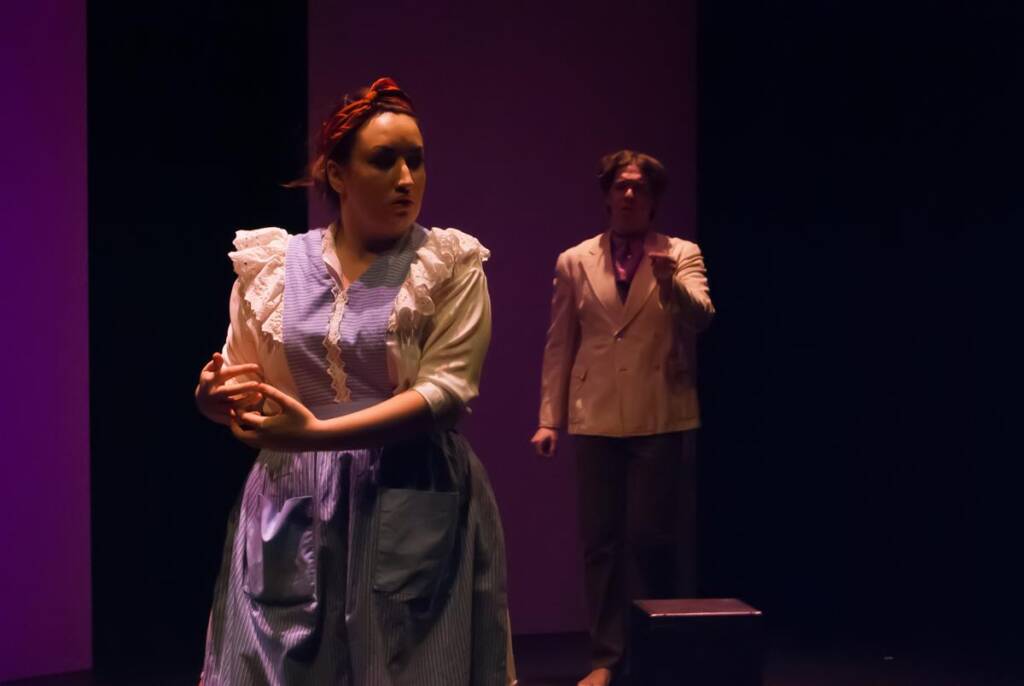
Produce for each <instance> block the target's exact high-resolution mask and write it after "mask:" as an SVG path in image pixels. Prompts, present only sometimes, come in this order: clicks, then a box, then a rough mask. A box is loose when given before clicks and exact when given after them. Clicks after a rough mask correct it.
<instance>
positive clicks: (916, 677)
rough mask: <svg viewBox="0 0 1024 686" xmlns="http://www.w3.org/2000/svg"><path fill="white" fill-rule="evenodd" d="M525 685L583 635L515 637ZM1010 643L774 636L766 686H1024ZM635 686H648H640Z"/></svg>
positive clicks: (565, 663)
mask: <svg viewBox="0 0 1024 686" xmlns="http://www.w3.org/2000/svg"><path fill="white" fill-rule="evenodd" d="M514 649H515V652H516V663H517V665H518V668H519V676H520V684H521V686H575V685H576V682H577V680H578V679H579V677H580V676H581V675H582V674H583V670H584V669H585V668H586V665H587V641H586V636H584V635H583V634H549V635H530V636H518V637H516V638H515V646H514ZM1018 652H1019V651H1016V650H1014V649H1013V646H1010V645H1004V646H999V645H994V644H993V643H991V642H984V643H979V644H977V645H966V644H963V643H954V642H934V643H931V644H929V645H927V646H925V647H918V648H913V649H909V648H908V649H903V650H887V649H884V648H880V647H877V646H871V645H866V644H864V643H862V642H853V641H844V640H835V639H825V638H822V637H816V638H814V639H798V638H794V637H792V636H774V637H771V638H770V640H769V645H768V649H767V651H766V654H765V669H764V686H1021V684H1024V656H1022V655H1020V654H1018ZM4 686H195V675H194V674H193V673H188V672H183V673H180V674H163V675H155V674H154V675H137V676H133V677H120V678H116V679H113V678H101V677H98V676H95V675H93V674H91V673H88V672H79V673H75V674H63V675H55V676H48V677H38V678H34V679H23V680H19V681H9V682H4ZM630 686H643V685H642V684H633V685H630Z"/></svg>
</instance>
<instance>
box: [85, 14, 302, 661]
mask: <svg viewBox="0 0 1024 686" xmlns="http://www.w3.org/2000/svg"><path fill="white" fill-rule="evenodd" d="M306 61H307V59H306V7H305V3H302V2H285V3H266V4H260V3H243V2H231V1H227V0H225V1H221V0H213V1H212V2H211V1H210V0H203V1H202V2H199V1H197V0H184V1H183V2H174V3H131V4H129V3H115V2H104V1H102V0H99V1H97V2H90V3H89V6H88V118H89V127H88V136H89V140H88V143H89V277H90V278H89V289H90V297H89V309H90V350H91V362H90V377H91V381H90V385H91V443H92V518H93V521H92V555H93V558H92V559H93V604H94V607H93V612H94V638H95V664H96V667H97V670H98V671H100V672H106V673H112V672H120V671H125V670H128V669H134V668H137V667H142V668H145V669H146V670H154V671H155V670H159V669H164V668H165V667H173V668H174V669H179V668H181V669H185V670H188V669H190V668H194V669H195V670H196V673H197V674H198V670H199V667H200V662H201V658H202V649H203V640H204V635H205V630H206V615H207V612H208V609H209V608H208V606H209V602H210V597H211V592H212V588H213V582H214V578H215V575H216V572H217V569H218V565H219V561H220V555H221V551H222V546H223V541H224V531H225V525H226V522H227V515H228V511H229V509H230V508H231V505H232V501H233V499H234V498H235V497H236V496H237V494H238V492H239V491H240V487H241V481H242V479H243V478H244V475H245V472H246V470H247V468H248V466H249V464H250V462H251V454H250V453H251V451H248V450H247V449H245V448H243V447H241V446H240V445H238V444H237V443H236V442H235V441H234V440H233V439H232V438H231V436H230V435H229V434H228V433H227V431H226V430H225V429H223V428H222V427H216V426H214V425H212V424H210V423H209V422H207V421H206V420H204V419H202V418H201V417H200V416H199V415H198V413H197V412H196V411H195V408H194V405H193V402H192V392H193V388H194V386H195V383H196V380H197V375H198V372H199V369H200V367H201V366H202V365H203V364H204V362H205V361H206V360H207V359H208V358H209V356H210V354H211V353H212V352H213V351H215V350H219V349H220V347H221V345H222V344H223V340H224V333H225V329H226V325H227V312H228V310H227V304H228V295H229V292H230V288H231V283H232V280H233V274H232V271H231V265H230V262H229V261H228V259H227V257H226V253H227V252H228V251H229V250H230V249H231V240H232V237H233V235H234V231H235V230H236V229H237V228H256V227H259V226H268V225H281V226H288V227H291V228H292V229H300V230H301V228H302V227H304V226H305V223H306V198H305V195H304V194H303V193H302V192H301V191H294V190H287V189H284V188H282V187H281V184H282V183H284V182H287V181H289V180H291V179H293V178H295V177H297V176H298V175H300V174H301V173H302V165H303V163H304V161H305V159H306V148H307V132H306V107H307V106H306V100H307V98H306V90H307V86H306V84H307V76H306V72H307V69H306V66H307V65H306Z"/></svg>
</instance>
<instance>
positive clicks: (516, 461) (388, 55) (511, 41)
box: [309, 0, 696, 633]
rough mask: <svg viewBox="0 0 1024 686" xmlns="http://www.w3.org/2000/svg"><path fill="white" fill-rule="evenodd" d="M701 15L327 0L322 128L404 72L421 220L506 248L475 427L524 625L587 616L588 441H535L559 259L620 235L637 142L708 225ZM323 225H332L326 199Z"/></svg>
mask: <svg viewBox="0 0 1024 686" xmlns="http://www.w3.org/2000/svg"><path fill="white" fill-rule="evenodd" d="M694 25H695V10H694V0H683V2H680V3H669V2H664V3H648V4H647V5H645V6H636V7H634V6H631V5H629V4H623V3H619V2H611V1H610V0H597V1H596V2H593V3H588V4H582V3H569V4H564V5H560V4H559V3H552V2H537V1H536V0H533V1H532V2H526V3H516V4H505V5H496V6H493V5H490V4H487V3H470V2H452V3H446V4H443V5H442V6H435V5H434V4H432V3H414V2H394V1H390V0H388V1H385V2H378V3H347V2H344V3H343V2H331V1H329V0H311V2H310V13H309V41H310V43H309V63H310V83H309V86H310V88H309V94H310V115H309V116H310V130H311V131H315V130H316V127H317V126H318V125H319V121H320V120H321V119H322V117H323V115H324V114H326V113H327V112H328V111H329V109H330V107H331V105H332V104H333V103H334V102H335V101H336V99H337V98H338V97H339V96H340V95H341V93H342V92H344V91H345V90H350V89H352V88H354V87H356V86H359V85H367V84H369V83H370V82H371V81H372V80H373V79H374V78H375V77H377V76H381V75H390V76H393V77H395V79H397V80H398V82H399V84H401V85H402V87H403V88H405V89H406V90H407V91H408V92H409V93H410V95H411V96H412V97H413V99H414V101H415V103H416V105H417V108H418V110H419V112H420V113H421V115H422V127H423V130H424V136H425V140H426V146H427V159H428V165H427V167H428V192H427V198H426V202H425V204H424V210H423V215H422V217H421V222H422V223H423V224H425V225H427V226H456V227H458V228H461V229H463V230H465V231H468V232H470V233H472V234H474V235H476V236H478V237H479V238H480V239H481V240H482V241H483V243H484V244H485V245H486V246H487V247H489V248H490V249H491V251H492V252H493V256H492V259H491V262H490V263H489V264H488V276H489V280H490V288H491V297H492V300H493V304H494V338H493V342H492V344H491V350H490V354H489V357H488V360H487V365H486V368H485V371H484V380H483V388H482V397H481V398H480V400H479V401H478V402H477V403H476V405H475V407H474V416H473V418H472V419H471V421H469V422H467V426H466V431H467V433H468V434H469V435H470V437H471V439H472V441H473V445H474V447H475V449H476V450H477V452H478V453H479V454H480V456H481V459H482V460H483V461H484V462H485V464H486V465H487V468H488V470H489V472H490V475H491V479H492V481H493V483H494V487H495V490H496V492H497V496H498V500H499V503H500V506H501V510H502V513H503V517H504V524H505V532H506V536H507V540H508V549H509V566H510V568H509V572H510V594H511V598H510V602H511V606H512V621H513V628H514V630H515V632H516V633H542V632H554V631H566V630H576V629H580V628H582V626H583V620H584V611H583V594H582V589H581V580H580V579H581V578H580V574H581V566H580V553H579V549H578V545H577V543H576V518H575V495H574V485H573V466H572V462H571V459H570V458H571V450H569V448H570V446H568V445H563V448H562V450H560V451H559V455H558V457H557V458H556V460H555V461H554V462H542V461H540V460H539V458H535V457H534V456H533V455H532V453H531V451H530V447H529V444H528V439H529V438H530V436H531V435H532V433H533V431H534V429H535V426H536V413H537V397H538V392H539V391H538V389H539V374H540V357H541V350H542V347H543V342H544V332H545V330H546V327H547V318H548V302H549V298H550V288H551V278H550V277H551V273H552V268H553V266H554V261H555V257H556V256H557V254H558V253H559V252H560V251H561V250H563V249H565V248H567V247H569V246H570V245H573V244H575V243H577V242H579V241H580V240H582V239H584V238H587V237H589V236H591V235H593V234H595V233H597V232H598V231H600V230H601V229H603V228H604V210H603V207H602V205H601V198H600V196H599V193H598V191H597V188H596V182H595V178H594V172H595V170H596V164H597V160H598V158H599V157H600V155H602V154H604V153H606V152H609V151H612V150H615V149H618V148H623V147H631V148H636V149H639V150H643V151H646V152H649V153H651V154H653V155H655V156H657V157H659V158H660V159H661V160H662V161H663V162H665V164H666V165H667V167H668V169H669V172H670V174H671V182H670V187H669V197H668V198H667V200H666V202H665V204H664V206H663V208H662V211H661V213H660V215H659V218H658V225H659V227H660V228H661V229H662V230H664V231H666V232H668V233H672V234H675V235H680V236H688V237H692V236H693V235H694V233H695V217H696V189H695V186H696V183H695V174H696V170H695V166H696V160H695V144H696V131H695V124H696V87H695V71H696V70H695V54H696V51H695V46H694V34H695V30H694ZM310 217H311V221H313V222H314V223H323V220H324V219H325V214H324V211H323V209H322V207H321V206H320V205H319V204H318V203H316V202H314V203H312V204H311V212H310Z"/></svg>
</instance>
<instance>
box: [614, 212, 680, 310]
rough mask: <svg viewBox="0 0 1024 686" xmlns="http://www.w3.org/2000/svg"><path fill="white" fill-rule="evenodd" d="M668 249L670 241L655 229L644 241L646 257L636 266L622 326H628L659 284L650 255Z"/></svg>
mask: <svg viewBox="0 0 1024 686" xmlns="http://www.w3.org/2000/svg"><path fill="white" fill-rule="evenodd" d="M665 250H668V241H667V240H665V239H664V236H662V235H661V234H658V233H654V232H653V231H652V232H651V233H650V234H649V235H648V236H647V240H646V241H644V259H643V261H642V262H641V263H640V266H638V267H637V268H636V273H635V274H634V275H633V281H632V283H630V285H629V295H628V296H626V305H625V313H624V314H623V316H622V321H621V324H620V326H621V328H623V329H624V328H626V327H627V326H629V323H630V322H631V321H633V320H634V319H635V318H636V316H637V315H638V314H640V310H642V309H643V307H644V303H646V302H647V298H649V297H651V293H652V292H653V291H654V288H655V286H656V285H657V284H656V283H655V281H654V271H653V270H652V269H651V259H650V258H649V257H648V255H650V254H651V253H652V252H664V251H665Z"/></svg>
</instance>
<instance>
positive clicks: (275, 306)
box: [228, 226, 291, 343]
mask: <svg viewBox="0 0 1024 686" xmlns="http://www.w3.org/2000/svg"><path fill="white" fill-rule="evenodd" d="M290 239H291V236H290V235H289V234H288V232H287V231H285V230H284V229H280V228H278V227H276V226H271V227H267V228H264V229H254V230H252V231H238V232H236V233H235V240H234V245H235V249H234V250H233V251H232V252H230V253H228V257H230V258H231V264H232V265H233V266H234V269H235V274H237V275H238V282H239V286H240V287H241V291H242V296H243V297H244V298H245V302H246V303H247V304H248V305H249V309H250V310H252V314H253V316H254V317H255V318H256V321H257V322H259V325H260V330H262V331H263V332H264V333H266V334H267V335H269V336H270V337H271V338H272V339H274V340H275V341H277V342H278V343H282V342H284V307H283V305H284V261H285V256H286V255H287V253H288V241H289V240H290Z"/></svg>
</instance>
